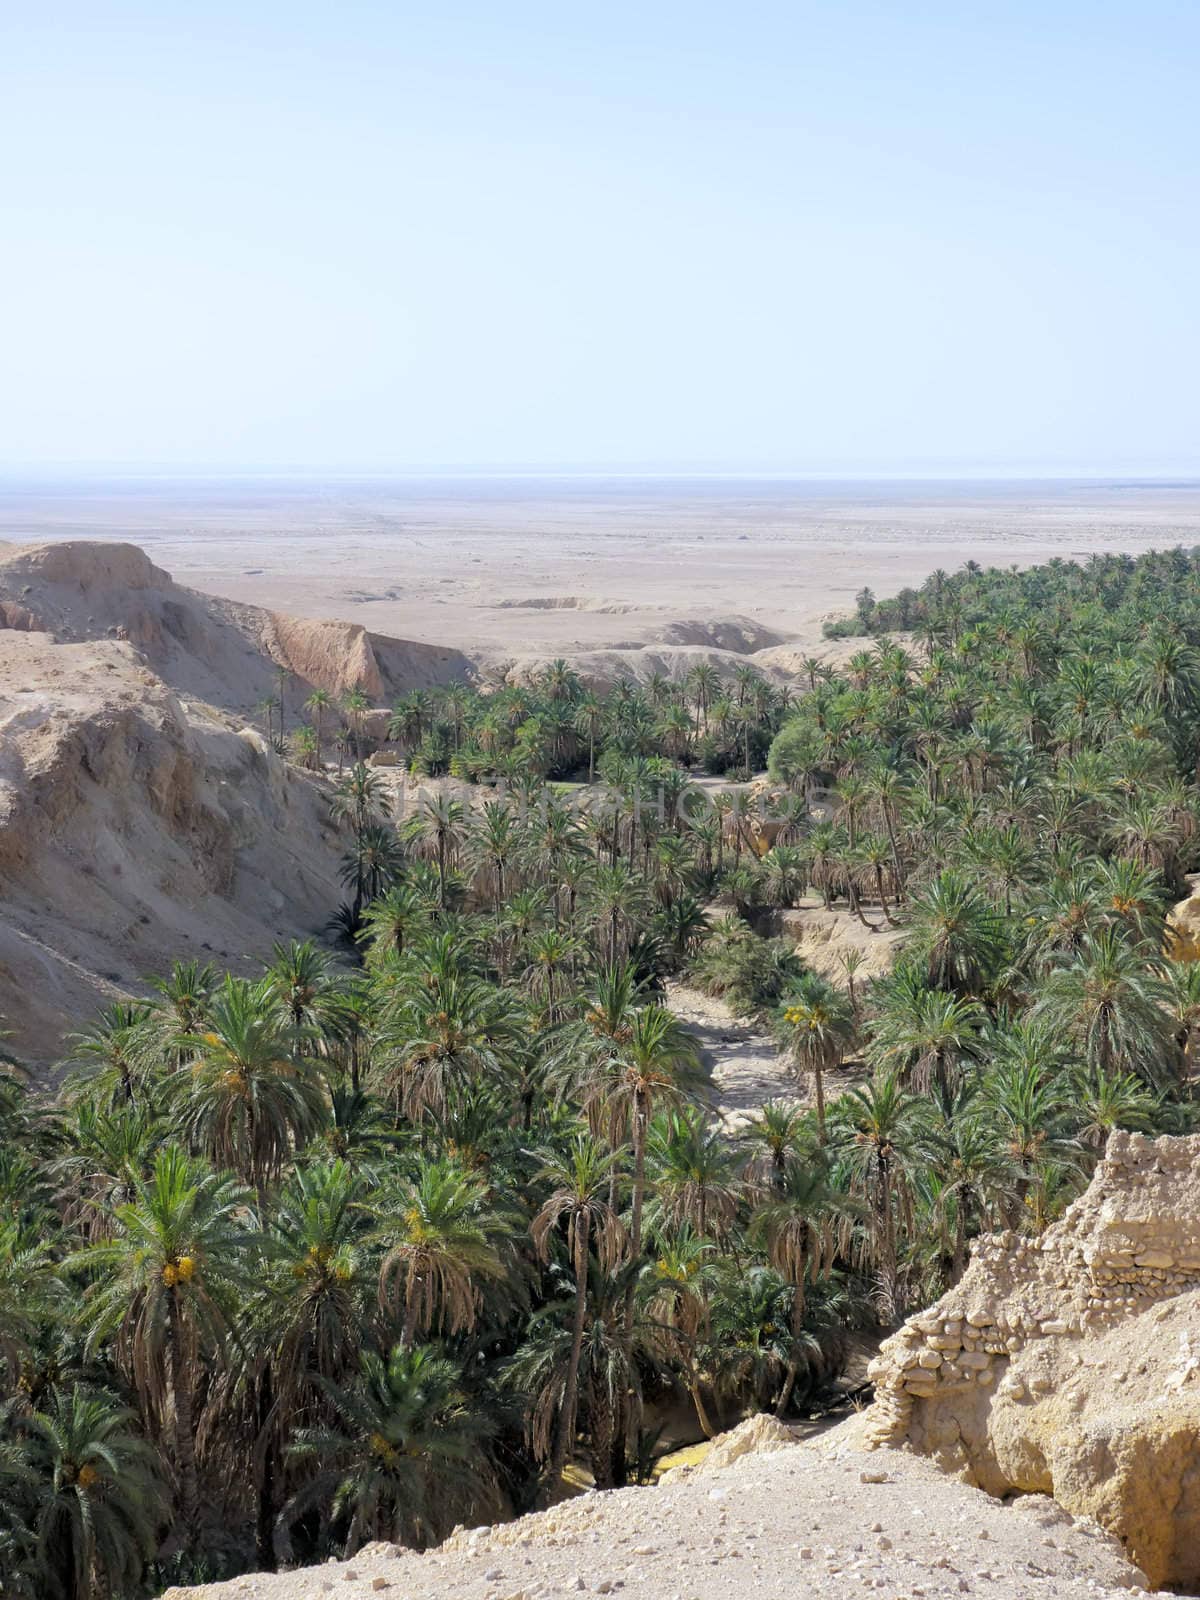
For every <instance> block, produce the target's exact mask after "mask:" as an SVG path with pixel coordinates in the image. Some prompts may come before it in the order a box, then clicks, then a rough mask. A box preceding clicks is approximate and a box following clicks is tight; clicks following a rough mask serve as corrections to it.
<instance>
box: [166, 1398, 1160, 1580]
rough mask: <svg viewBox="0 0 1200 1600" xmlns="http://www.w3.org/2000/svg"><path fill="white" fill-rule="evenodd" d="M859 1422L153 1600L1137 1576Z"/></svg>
mask: <svg viewBox="0 0 1200 1600" xmlns="http://www.w3.org/2000/svg"><path fill="white" fill-rule="evenodd" d="M858 1426H859V1423H858V1419H857V1418H852V1419H851V1420H850V1421H849V1422H847V1423H845V1424H843V1425H841V1426H840V1427H838V1428H836V1429H833V1430H832V1431H830V1432H828V1433H826V1434H824V1435H823V1436H822V1437H820V1438H819V1439H816V1440H813V1441H812V1442H810V1443H802V1444H795V1445H786V1446H784V1447H783V1448H780V1449H775V1450H773V1451H771V1452H770V1453H767V1454H752V1455H745V1456H743V1457H742V1458H741V1459H740V1460H738V1461H735V1462H734V1463H733V1464H732V1465H731V1466H728V1467H725V1468H723V1469H721V1470H719V1471H714V1472H707V1471H704V1470H703V1469H702V1470H700V1471H698V1472H696V1473H695V1475H694V1476H692V1477H690V1478H688V1479H685V1480H684V1481H682V1482H676V1481H671V1482H668V1483H666V1484H664V1485H662V1486H660V1487H658V1488H653V1489H624V1490H620V1491H618V1492H616V1493H610V1494H596V1493H591V1494H586V1495H583V1496H581V1497H579V1498H578V1499H575V1500H572V1501H569V1502H567V1503H565V1504H563V1505H560V1506H557V1507H555V1508H553V1509H552V1510H550V1511H548V1512H542V1513H539V1514H537V1515H534V1516H530V1517H525V1518H523V1519H521V1520H520V1521H518V1522H515V1523H510V1524H507V1525H504V1526H501V1527H498V1528H493V1529H480V1530H478V1531H477V1532H471V1533H467V1534H459V1535H457V1536H456V1537H455V1538H454V1539H453V1540H451V1541H450V1542H449V1544H448V1545H447V1546H444V1547H443V1548H442V1549H440V1550H435V1551H432V1552H430V1553H428V1554H425V1555H419V1554H416V1553H414V1552H411V1551H402V1550H399V1549H397V1548H396V1547H394V1546H391V1545H373V1546H369V1547H368V1548H367V1549H365V1550H364V1551H362V1552H360V1554H359V1555H357V1556H356V1557H355V1558H354V1559H353V1560H351V1561H348V1562H330V1563H328V1564H327V1565H325V1566H319V1567H312V1568H309V1569H308V1570H307V1571H298V1572H291V1573H282V1574H279V1575H278V1576H275V1577H267V1576H262V1575H257V1576H249V1577H244V1578H238V1579H235V1580H233V1581H232V1582H229V1583H223V1584H214V1585H211V1586H209V1587H207V1588H204V1589H199V1590H178V1589H172V1590H168V1591H167V1596H166V1597H165V1600H182V1596H184V1595H185V1594H186V1595H188V1596H189V1597H194V1600H320V1597H322V1596H326V1595H329V1596H333V1597H344V1600H370V1597H373V1596H375V1595H377V1594H383V1595H384V1596H385V1597H388V1596H395V1597H396V1600H415V1597H417V1596H420V1597H421V1600H443V1597H446V1600H449V1597H450V1596H453V1597H454V1600H558V1597H560V1596H566V1595H573V1594H584V1593H590V1594H597V1595H602V1594H609V1595H615V1594H620V1595H625V1596H629V1597H631V1600H632V1597H635V1596H636V1597H638V1600H731V1597H734V1596H737V1597H740V1596H750V1595H753V1596H755V1597H756V1600H796V1597H797V1596H809V1595H813V1596H829V1597H831V1600H832V1597H836V1600H843V1597H850V1596H858V1595H863V1594H879V1595H882V1596H886V1597H887V1600H921V1597H924V1600H944V1597H951V1596H952V1597H954V1600H957V1597H958V1596H961V1595H964V1594H977V1595H982V1596H988V1597H990V1600H1031V1597H1042V1596H1046V1597H1051V1596H1054V1597H1058V1600H1075V1597H1079V1600H1083V1597H1084V1596H1087V1597H1089V1600H1100V1597H1103V1596H1114V1595H1118V1594H1124V1593H1126V1592H1128V1590H1129V1588H1130V1587H1134V1586H1140V1581H1141V1580H1140V1574H1139V1573H1138V1572H1137V1571H1136V1569H1134V1568H1132V1567H1131V1566H1129V1565H1128V1564H1127V1563H1126V1562H1125V1561H1124V1559H1123V1557H1122V1556H1121V1553H1120V1547H1119V1545H1118V1543H1117V1541H1116V1540H1115V1539H1113V1538H1111V1537H1110V1536H1109V1535H1107V1534H1105V1533H1103V1532H1102V1531H1101V1530H1100V1529H1099V1528H1097V1527H1096V1526H1095V1525H1094V1524H1092V1523H1090V1522H1087V1521H1082V1520H1081V1521H1074V1520H1072V1518H1071V1517H1069V1516H1068V1515H1067V1514H1066V1513H1065V1512H1063V1511H1061V1510H1060V1509H1059V1507H1057V1506H1056V1505H1055V1504H1054V1503H1053V1501H1051V1500H1048V1499H1046V1498H1044V1497H1043V1496H1041V1495H1030V1496H1026V1497H1024V1498H1022V1499H1019V1500H1017V1501H1016V1502H1014V1503H1013V1504H1012V1505H1011V1506H1009V1505H1004V1504H1002V1503H1001V1502H999V1501H997V1500H992V1499H989V1498H988V1497H987V1496H986V1495H984V1494H983V1493H981V1492H980V1491H979V1490H977V1489H970V1488H967V1487H966V1486H964V1485H963V1484H961V1483H958V1482H957V1481H956V1480H954V1479H952V1478H948V1477H945V1476H943V1474H942V1473H940V1472H939V1471H938V1469H937V1468H936V1467H935V1466H933V1465H932V1464H931V1463H930V1462H928V1461H925V1460H923V1459H920V1458H918V1457H915V1456H910V1455H906V1454H902V1453H899V1452H891V1451H878V1452H874V1453H865V1452H862V1451H861V1450H859V1449H856V1448H855V1437H856V1429H857V1428H858Z"/></svg>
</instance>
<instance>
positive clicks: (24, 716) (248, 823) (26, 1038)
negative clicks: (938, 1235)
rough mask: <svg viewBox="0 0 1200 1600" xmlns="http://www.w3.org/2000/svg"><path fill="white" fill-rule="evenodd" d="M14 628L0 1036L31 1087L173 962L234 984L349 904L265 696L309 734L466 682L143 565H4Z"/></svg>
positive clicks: (1, 838)
mask: <svg viewBox="0 0 1200 1600" xmlns="http://www.w3.org/2000/svg"><path fill="white" fill-rule="evenodd" d="M0 621H2V622H3V624H4V625H3V626H2V627H0V896H2V900H0V1015H2V1016H3V1017H4V1019H5V1023H6V1025H7V1028H8V1029H9V1033H10V1037H9V1040H8V1048H9V1049H10V1050H11V1051H12V1052H13V1053H14V1054H15V1055H16V1056H17V1057H18V1058H19V1059H22V1060H25V1061H28V1062H30V1063H32V1064H35V1065H45V1064H47V1063H50V1062H52V1061H54V1060H56V1059H57V1058H58V1056H59V1054H60V1050H61V1043H62V1039H63V1036H64V1034H65V1033H66V1032H68V1031H70V1029H72V1028H73V1027H77V1026H78V1025H79V1024H80V1023H82V1022H83V1021H85V1020H86V1019H87V1018H89V1017H90V1016H91V1015H92V1014H93V1013H94V1012H95V1010H96V1009H97V1007H98V1006H100V1005H102V1004H105V1003H107V1002H108V1001H109V1000H111V999H113V998H115V997H118V996H119V995H121V994H122V993H127V992H137V991H139V990H140V989H141V988H142V987H143V980H144V979H145V977H146V975H147V974H150V973H154V972H160V971H162V970H164V968H165V967H166V966H168V965H169V964H170V962H171V961H172V960H174V959H177V958H179V959H184V958H187V957H188V956H196V957H199V958H201V959H207V958H208V957H209V956H210V955H211V956H212V957H213V959H215V960H219V961H220V963H221V964H222V965H223V966H228V967H231V968H233V969H235V970H236V969H238V968H239V967H240V966H241V965H242V964H243V963H244V962H245V961H246V960H248V959H249V958H252V957H254V956H256V955H262V954H265V953H267V952H269V950H270V947H271V944H272V942H273V941H274V940H276V939H286V938H289V937H292V936H299V937H305V936H307V935H308V934H310V933H313V932H315V931H317V930H319V929H320V928H321V926H322V925H323V923H324V921H325V919H326V918H327V917H328V915H329V913H330V911H331V910H332V908H333V907H334V906H335V905H336V904H337V902H338V899H339V896H340V891H339V886H338V880H337V868H338V862H339V859H340V855H341V851H342V849H343V848H344V841H342V840H340V839H339V838H338V837H337V835H336V832H335V830H334V829H333V828H332V827H331V826H330V825H329V823H328V819H327V811H328V806H327V793H326V790H327V784H326V781H325V780H324V779H323V778H321V777H319V776H316V775H313V774H308V773H304V772H301V771H298V770H297V769H296V768H295V767H293V766H290V765H289V764H288V763H286V762H285V761H283V760H282V759H281V758H280V757H279V756H278V755H277V754H276V753H275V752H274V751H273V750H272V749H270V748H269V746H268V744H267V742H266V740H265V739H264V738H263V737H262V736H261V734H260V733H258V732H257V731H255V730H254V729H253V728H252V727H250V726H248V718H249V717H250V716H251V715H252V713H253V711H254V708H255V707H256V706H257V704H258V703H259V702H260V701H261V700H262V699H263V698H264V697H265V696H267V695H269V694H272V693H278V690H279V687H280V683H281V682H282V683H283V684H284V686H285V701H286V706H287V709H288V711H289V713H290V714H291V716H293V717H295V716H297V715H298V713H299V708H300V706H301V705H302V703H303V701H304V699H305V698H307V696H308V694H309V693H311V691H312V690H313V689H314V688H323V689H326V690H328V692H329V693H330V694H331V695H334V696H338V695H341V694H344V693H345V692H346V691H348V690H349V689H352V688H361V689H362V690H363V691H364V693H365V694H366V695H367V696H368V698H369V699H371V700H372V701H373V702H375V703H378V702H379V701H384V702H386V700H387V699H388V698H390V697H393V696H395V695H396V694H399V693H401V692H403V691H404V690H405V689H408V688H411V687H413V686H414V685H418V684H428V683H433V682H440V681H447V680H448V679H452V678H455V677H458V676H461V675H463V674H464V673H465V672H466V671H467V663H466V660H465V658H463V657H462V656H460V655H458V654H457V652H454V651H451V650H435V649H432V648H431V647H429V646H423V645H408V644H406V643H405V642H403V641H400V640H392V639H383V638H378V637H375V636H372V635H369V634H367V633H366V632H364V630H363V629H362V628H359V627H357V626H353V625H349V624H341V623H333V622H330V623H321V622H296V621H294V620H292V619H289V618H284V617H278V616H275V615H273V614H271V613H268V612H263V611H258V610H256V609H254V608H252V607H247V606H239V605H234V604H232V603H229V602H224V601H219V600H212V599H210V598H208V597H207V596H203V595H199V594H195V593H193V592H191V591H190V590H187V589H184V588H181V587H180V586H179V585H176V584H174V583H173V582H172V581H171V579H170V577H169V576H168V574H166V573H165V572H163V571H161V570H160V569H159V568H157V567H155V566H154V565H153V563H152V562H150V561H149V559H148V558H147V557H146V556H145V555H144V553H143V552H142V551H140V550H138V549H137V548H135V547H134V546H132V545H104V544H91V543H77V544H52V545H45V546H38V547H30V548H23V549H15V550H14V549H11V548H10V549H9V553H8V554H7V556H6V557H4V558H3V559H2V560H0ZM281 669H282V676H281Z"/></svg>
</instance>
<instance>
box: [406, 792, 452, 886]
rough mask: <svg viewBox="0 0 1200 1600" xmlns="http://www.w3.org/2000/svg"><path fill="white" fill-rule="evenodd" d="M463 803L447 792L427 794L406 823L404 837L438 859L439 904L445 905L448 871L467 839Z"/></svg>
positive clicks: (422, 797)
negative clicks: (465, 837) (464, 840)
mask: <svg viewBox="0 0 1200 1600" xmlns="http://www.w3.org/2000/svg"><path fill="white" fill-rule="evenodd" d="M465 820H466V818H465V813H464V811H463V806H462V802H461V801H460V800H455V799H453V798H452V797H451V796H450V795H447V794H432V795H430V794H426V795H422V796H421V804H420V806H419V807H418V809H417V812H416V814H415V815H414V816H413V817H411V818H410V819H409V820H408V822H407V823H406V824H405V826H404V835H405V838H406V839H408V840H410V841H411V842H412V843H413V844H415V845H416V847H417V848H418V849H419V850H421V851H422V852H424V853H425V854H426V855H429V856H431V857H432V858H433V859H434V860H435V861H436V862H437V874H438V904H439V905H440V906H441V907H442V908H443V910H444V909H445V906H446V874H447V872H448V871H449V869H450V865H451V862H452V861H453V860H454V859H455V858H456V857H457V854H458V851H459V849H460V848H461V846H462V843H463V839H464V824H465Z"/></svg>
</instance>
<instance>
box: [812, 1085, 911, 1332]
mask: <svg viewBox="0 0 1200 1600" xmlns="http://www.w3.org/2000/svg"><path fill="white" fill-rule="evenodd" d="M918 1106H919V1102H918V1101H917V1100H916V1098H915V1097H914V1096H913V1095H910V1094H908V1093H907V1092H906V1091H905V1089H904V1088H903V1087H902V1085H901V1082H900V1078H899V1075H898V1074H897V1073H895V1072H877V1073H876V1074H875V1076H874V1077H873V1078H872V1079H871V1081H870V1082H869V1083H866V1084H863V1085H861V1086H858V1087H855V1088H853V1089H850V1090H848V1091H847V1093H846V1094H845V1095H843V1097H842V1099H841V1100H840V1101H839V1102H838V1106H837V1113H838V1115H837V1125H836V1128H835V1130H834V1138H833V1140H832V1143H833V1147H834V1150H835V1153H836V1158H837V1160H838V1162H839V1164H840V1165H841V1166H842V1167H844V1169H845V1173H846V1177H847V1180H848V1183H849V1189H850V1194H851V1196H852V1197H853V1198H856V1199H858V1200H860V1201H861V1202H862V1204H863V1205H864V1207H865V1209H866V1218H867V1249H868V1258H869V1260H870V1261H871V1263H872V1265H873V1266H874V1268H875V1270H876V1271H877V1273H878V1275H879V1294H880V1301H881V1309H882V1311H883V1314H884V1316H885V1317H886V1318H887V1319H888V1320H889V1321H890V1320H894V1319H896V1318H898V1317H899V1316H901V1315H902V1314H903V1311H904V1298H905V1297H904V1294H903V1290H902V1286H901V1282H900V1271H899V1267H900V1261H899V1234H900V1229H901V1227H902V1225H903V1224H905V1223H906V1222H907V1221H908V1220H909V1218H910V1217H911V1214H912V1195H913V1177H914V1174H915V1171H916V1169H917V1164H918V1161H919V1159H920V1156H919V1142H918V1132H919V1116H918Z"/></svg>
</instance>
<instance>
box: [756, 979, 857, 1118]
mask: <svg viewBox="0 0 1200 1600" xmlns="http://www.w3.org/2000/svg"><path fill="white" fill-rule="evenodd" d="M776 1031H777V1034H778V1036H779V1038H780V1040H781V1042H783V1043H784V1044H786V1045H787V1046H788V1047H789V1048H790V1049H791V1052H792V1059H793V1061H794V1062H795V1063H796V1066H797V1067H798V1068H800V1069H802V1070H804V1071H806V1072H809V1073H811V1074H812V1080H813V1089H814V1091H815V1095H816V1108H817V1138H818V1140H819V1141H820V1143H821V1144H824V1143H825V1073H826V1072H828V1071H831V1070H832V1069H833V1068H835V1067H838V1066H840V1065H841V1063H842V1058H843V1056H844V1055H845V1053H846V1051H847V1049H848V1048H849V1046H850V1044H851V1042H852V1041H853V1039H854V1031H855V1028H854V1014H853V1012H852V1010H851V1009H850V1006H849V1005H848V1003H847V1001H846V999H845V998H844V996H842V995H841V994H840V993H839V992H838V991H837V990H836V989H835V988H834V987H833V985H832V984H831V983H827V982H826V981H825V979H824V978H821V977H818V975H817V974H816V973H815V972H814V973H806V974H805V975H804V977H803V978H802V979H801V980H800V982H799V983H798V984H797V985H796V986H795V988H794V989H793V990H792V991H791V992H790V993H789V994H788V996H787V998H786V1000H785V1001H784V1003H783V1005H782V1006H781V1007H780V1010H779V1013H778V1024H777V1030H776Z"/></svg>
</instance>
